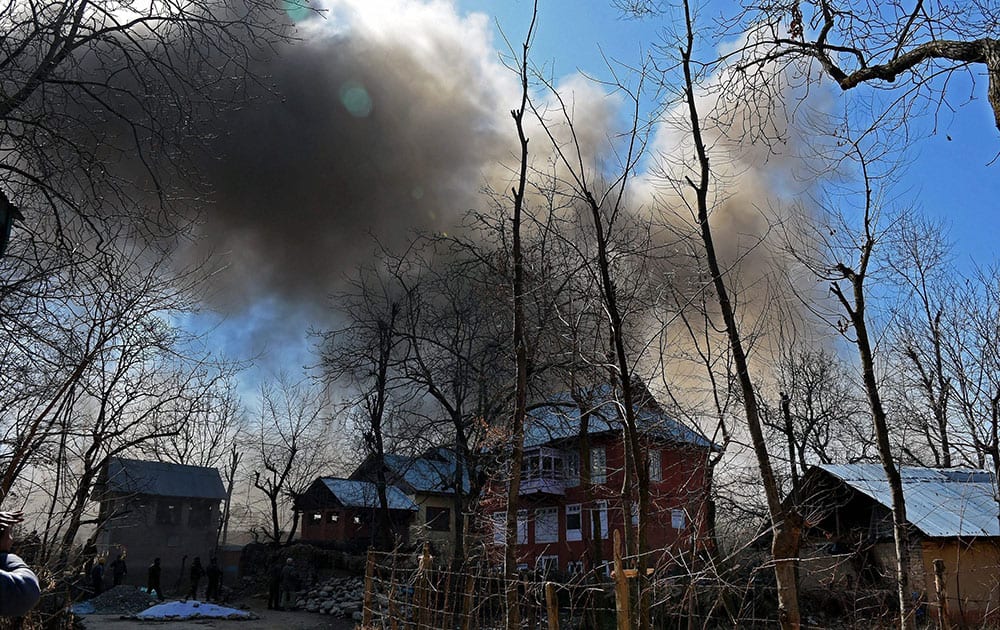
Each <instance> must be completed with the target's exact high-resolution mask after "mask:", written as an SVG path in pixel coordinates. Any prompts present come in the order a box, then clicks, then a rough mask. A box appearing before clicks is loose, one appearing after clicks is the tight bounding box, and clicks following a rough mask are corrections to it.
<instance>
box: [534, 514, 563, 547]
mask: <svg viewBox="0 0 1000 630" xmlns="http://www.w3.org/2000/svg"><path fill="white" fill-rule="evenodd" d="M535 542H536V543H554V542H559V510H558V509H557V508H554V507H551V508H538V509H537V510H535Z"/></svg>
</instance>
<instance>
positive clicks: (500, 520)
mask: <svg viewBox="0 0 1000 630" xmlns="http://www.w3.org/2000/svg"><path fill="white" fill-rule="evenodd" d="M492 520H493V544H494V545H501V546H502V545H503V544H504V540H505V539H506V538H507V537H506V535H505V534H506V532H504V527H505V525H506V524H507V514H506V513H505V512H494V513H493V519H492Z"/></svg>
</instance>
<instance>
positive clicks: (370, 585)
mask: <svg viewBox="0 0 1000 630" xmlns="http://www.w3.org/2000/svg"><path fill="white" fill-rule="evenodd" d="M374 577H375V552H374V551H373V550H371V549H369V550H368V562H367V563H365V600H364V601H365V603H364V607H363V608H362V609H361V628H362V630H368V629H369V628H371V627H372V600H374V596H373V595H374V593H373V592H374V590H375V580H374Z"/></svg>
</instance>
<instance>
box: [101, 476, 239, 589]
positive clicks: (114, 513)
mask: <svg viewBox="0 0 1000 630" xmlns="http://www.w3.org/2000/svg"><path fill="white" fill-rule="evenodd" d="M220 504H221V502H220V501H219V500H217V499H199V498H184V497H158V496H149V495H124V496H122V495H119V496H115V497H113V498H112V499H110V500H106V501H104V502H103V503H102V505H101V513H102V516H103V517H104V518H102V519H101V521H102V523H104V526H103V527H102V528H101V531H100V533H99V534H98V537H97V548H98V552H99V553H101V554H106V556H107V560H108V563H109V564H110V563H111V562H112V561H113V560H114V559H115V558H116V557H117V556H118V554H120V553H122V552H123V551H124V552H125V553H126V557H125V561H126V563H127V566H128V575H127V576H126V578H125V583H126V584H134V585H137V586H145V584H146V576H147V570H148V568H149V565H150V564H152V562H153V559H154V558H160V564H161V566H162V574H161V579H160V581H161V585H162V586H163V588H164V589H165V590H166V591H167V592H168V593H169V592H175V591H177V589H178V587H179V588H180V594H184V593H186V592H187V588H188V568H189V567H190V566H191V561H192V560H193V559H194V558H195V556H199V557H200V558H201V563H202V565H204V566H207V565H208V560H209V558H211V557H212V555H213V553H214V552H215V542H216V534H217V532H218V527H219V519H220V516H221V510H220ZM185 556H186V558H185ZM182 567H183V570H182ZM107 581H108V584H109V585H110V582H111V579H110V571H108V580H107ZM204 583H205V581H204V580H202V588H204Z"/></svg>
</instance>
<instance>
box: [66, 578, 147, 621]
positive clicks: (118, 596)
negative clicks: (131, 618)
mask: <svg viewBox="0 0 1000 630" xmlns="http://www.w3.org/2000/svg"><path fill="white" fill-rule="evenodd" d="M157 601H158V600H157V599H156V598H155V597H152V596H150V595H148V594H147V593H146V592H145V591H144V590H142V589H140V588H139V587H137V586H130V585H128V584H119V585H118V586H115V587H113V588H109V589H108V590H106V591H104V592H103V593H101V594H100V595H98V596H97V597H92V598H90V599H88V600H87V601H85V602H80V603H78V604H75V605H74V606H73V612H75V613H77V614H80V615H88V614H98V615H113V614H118V615H134V614H135V613H138V612H141V611H143V610H146V609H147V608H149V607H150V606H152V605H153V604H156V603H157Z"/></svg>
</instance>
